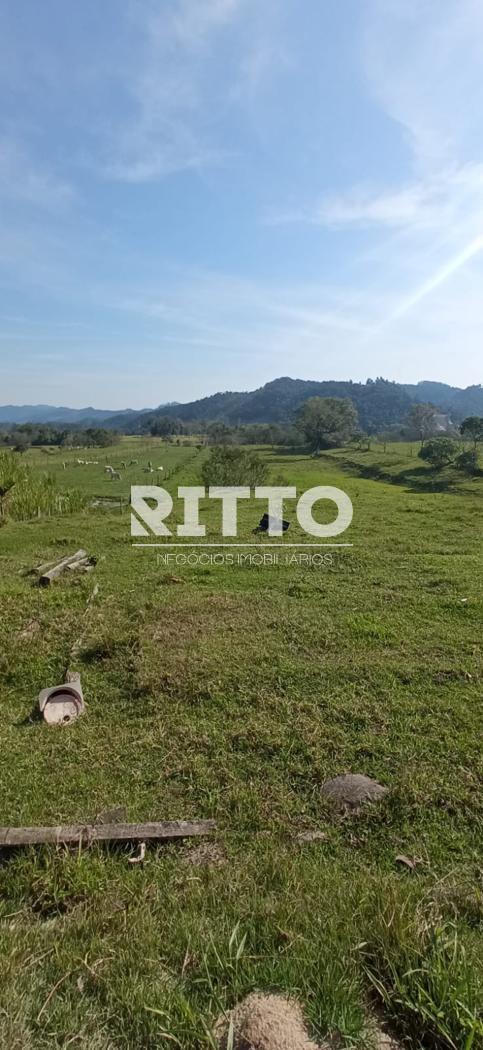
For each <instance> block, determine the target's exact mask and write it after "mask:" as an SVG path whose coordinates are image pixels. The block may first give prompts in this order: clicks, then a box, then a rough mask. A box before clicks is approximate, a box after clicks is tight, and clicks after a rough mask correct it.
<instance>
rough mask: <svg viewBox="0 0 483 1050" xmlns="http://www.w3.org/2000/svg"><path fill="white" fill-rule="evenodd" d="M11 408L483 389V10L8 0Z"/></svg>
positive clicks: (474, 2)
mask: <svg viewBox="0 0 483 1050" xmlns="http://www.w3.org/2000/svg"><path fill="white" fill-rule="evenodd" d="M0 97H1V99H2V105H1V113H0V402H1V403H7V402H13V403H17V404H18V403H24V402H25V403H37V402H47V403H50V404H69V405H72V406H82V405H86V404H93V405H94V406H97V407H113V408H122V407H125V406H131V407H134V408H136V407H143V406H150V405H156V404H159V403H160V402H163V401H168V400H178V401H185V400H191V399H193V398H196V397H200V396H203V395H205V394H208V393H213V392H215V391H216V390H220V389H221V390H223V389H252V388H254V387H256V386H259V385H261V384H262V383H264V382H266V381H267V380H269V379H273V378H275V377H276V376H279V375H291V376H294V377H300V378H311V379H334V378H340V379H348V378H352V379H355V380H365V379H366V378H367V376H376V375H384V376H386V377H388V378H393V379H397V380H400V381H404V382H413V381H417V380H419V379H439V380H443V381H446V382H450V383H454V384H455V385H460V386H465V385H468V384H470V383H475V382H476V383H477V382H480V380H481V379H482V371H483V369H482V367H481V366H482V361H483V354H482V349H481V343H482V322H483V295H482V277H483V5H482V4H481V0H418V2H417V3H416V2H414V3H410V2H408V0H343V2H342V3H339V4H337V3H332V2H329V0H303V2H302V0H102V3H99V0H82V3H74V2H66V0H42V3H39V2H38V0H16V3H15V4H13V3H8V0H3V4H1V5H0Z"/></svg>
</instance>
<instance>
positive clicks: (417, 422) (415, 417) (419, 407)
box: [408, 402, 436, 446]
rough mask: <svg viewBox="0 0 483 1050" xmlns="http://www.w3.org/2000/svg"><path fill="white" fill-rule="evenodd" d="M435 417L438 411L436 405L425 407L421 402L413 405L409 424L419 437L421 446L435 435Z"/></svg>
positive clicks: (409, 415)
mask: <svg viewBox="0 0 483 1050" xmlns="http://www.w3.org/2000/svg"><path fill="white" fill-rule="evenodd" d="M435 416H436V409H435V407H434V405H425V404H423V403H419V402H418V403H417V404H415V405H413V406H412V408H411V409H410V411H409V413H408V424H409V426H410V427H412V428H413V429H414V430H416V432H417V434H418V435H419V439H420V441H421V446H422V445H424V442H425V441H426V439H427V438H428V437H430V435H431V434H432V433H433V430H434V420H435Z"/></svg>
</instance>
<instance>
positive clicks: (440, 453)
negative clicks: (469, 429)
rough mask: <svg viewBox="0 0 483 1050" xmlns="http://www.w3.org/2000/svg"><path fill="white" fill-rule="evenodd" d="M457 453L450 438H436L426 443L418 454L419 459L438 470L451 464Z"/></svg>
mask: <svg viewBox="0 0 483 1050" xmlns="http://www.w3.org/2000/svg"><path fill="white" fill-rule="evenodd" d="M456 452H457V446H456V444H455V442H454V441H452V439H451V438H448V437H438V438H433V440H432V441H427V442H426V444H425V445H423V447H422V448H420V450H419V452H418V456H419V458H420V459H424V460H425V461H426V462H427V463H430V464H431V466H432V467H436V468H437V469H440V468H441V467H445V466H447V465H448V463H451V462H452V461H453V460H454V458H455V456H456Z"/></svg>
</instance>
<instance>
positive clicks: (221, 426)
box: [206, 422, 234, 445]
mask: <svg viewBox="0 0 483 1050" xmlns="http://www.w3.org/2000/svg"><path fill="white" fill-rule="evenodd" d="M206 434H207V437H208V441H209V443H210V445H229V444H230V442H231V441H233V436H234V430H233V428H232V427H229V426H227V424H226V423H221V422H219V423H210V424H209V425H208V426H207V428H206Z"/></svg>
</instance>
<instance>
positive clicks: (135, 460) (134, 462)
mask: <svg viewBox="0 0 483 1050" xmlns="http://www.w3.org/2000/svg"><path fill="white" fill-rule="evenodd" d="M137 462H138V461H137V459H132V460H131V461H130V463H129V466H130V467H134V466H137Z"/></svg>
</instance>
